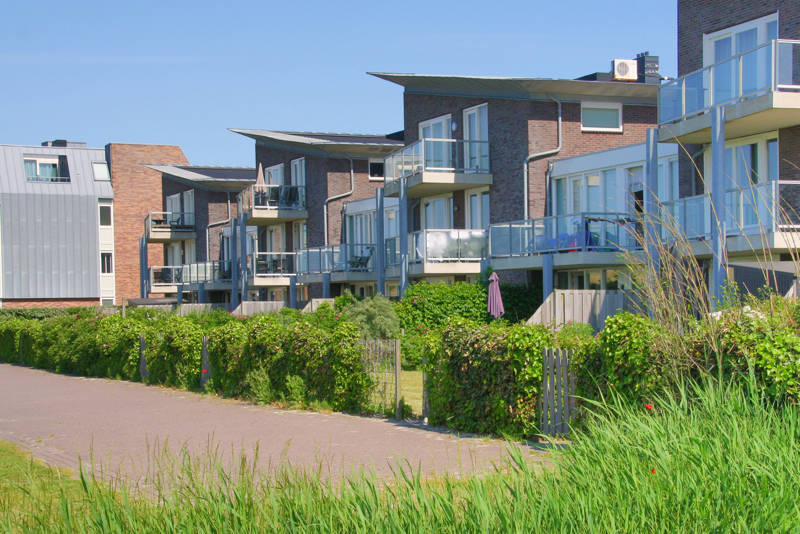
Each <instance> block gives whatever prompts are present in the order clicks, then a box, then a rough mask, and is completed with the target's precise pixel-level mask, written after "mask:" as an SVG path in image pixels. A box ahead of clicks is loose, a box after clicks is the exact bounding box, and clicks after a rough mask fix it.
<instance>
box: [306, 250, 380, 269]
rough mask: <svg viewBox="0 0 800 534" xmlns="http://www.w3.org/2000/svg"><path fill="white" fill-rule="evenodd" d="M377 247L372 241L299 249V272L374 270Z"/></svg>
mask: <svg viewBox="0 0 800 534" xmlns="http://www.w3.org/2000/svg"><path fill="white" fill-rule="evenodd" d="M375 248H376V247H375V245H374V244H370V243H358V244H353V243H345V244H341V245H328V246H327V247H316V248H309V249H303V250H299V251H298V252H297V272H298V274H312V273H326V272H327V273H330V272H373V271H374V270H375Z"/></svg>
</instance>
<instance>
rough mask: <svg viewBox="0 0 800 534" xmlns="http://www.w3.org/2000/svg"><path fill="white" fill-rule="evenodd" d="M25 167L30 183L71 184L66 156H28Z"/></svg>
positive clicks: (25, 159) (26, 177)
mask: <svg viewBox="0 0 800 534" xmlns="http://www.w3.org/2000/svg"><path fill="white" fill-rule="evenodd" d="M24 165H25V179H26V180H28V181H29V182H51V183H67V182H69V171H68V169H67V157H66V156H26V157H25V158H24Z"/></svg>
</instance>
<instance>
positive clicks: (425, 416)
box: [422, 349, 428, 425]
mask: <svg viewBox="0 0 800 534" xmlns="http://www.w3.org/2000/svg"><path fill="white" fill-rule="evenodd" d="M427 368H428V353H427V352H426V351H425V349H422V421H423V422H424V423H425V424H426V425H427V424H428V372H427V371H426V369H427Z"/></svg>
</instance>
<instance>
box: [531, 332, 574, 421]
mask: <svg viewBox="0 0 800 534" xmlns="http://www.w3.org/2000/svg"><path fill="white" fill-rule="evenodd" d="M571 358H572V351H567V350H565V349H553V348H549V349H544V354H543V357H542V392H541V394H540V395H539V414H540V415H539V428H540V430H541V432H542V434H548V435H551V436H568V435H569V422H570V417H571V416H572V414H573V412H574V411H575V377H574V376H573V375H572V373H570V372H569V363H570V360H571Z"/></svg>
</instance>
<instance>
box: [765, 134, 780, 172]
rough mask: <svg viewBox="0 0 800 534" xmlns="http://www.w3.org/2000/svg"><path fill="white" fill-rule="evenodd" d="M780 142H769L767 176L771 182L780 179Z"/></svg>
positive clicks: (771, 140)
mask: <svg viewBox="0 0 800 534" xmlns="http://www.w3.org/2000/svg"><path fill="white" fill-rule="evenodd" d="M778 162H779V159H778V140H777V139H770V140H768V141H767V176H768V177H769V179H770V180H777V179H778Z"/></svg>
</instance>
